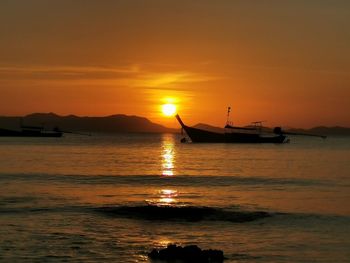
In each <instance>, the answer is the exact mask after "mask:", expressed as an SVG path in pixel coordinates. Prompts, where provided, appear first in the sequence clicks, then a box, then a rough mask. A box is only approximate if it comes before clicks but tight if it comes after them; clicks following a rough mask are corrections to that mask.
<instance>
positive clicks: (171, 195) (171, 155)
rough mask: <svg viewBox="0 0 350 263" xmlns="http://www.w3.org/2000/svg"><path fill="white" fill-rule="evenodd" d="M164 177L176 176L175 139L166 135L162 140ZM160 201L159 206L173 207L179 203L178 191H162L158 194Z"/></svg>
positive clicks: (158, 201)
mask: <svg viewBox="0 0 350 263" xmlns="http://www.w3.org/2000/svg"><path fill="white" fill-rule="evenodd" d="M161 157H162V176H164V177H171V176H174V170H175V142H174V137H173V136H169V135H164V136H163V140H162V153H161ZM158 196H159V199H158V200H157V204H158V205H172V204H174V203H176V202H177V199H176V197H177V196H178V192H177V190H174V189H161V190H159V192H158Z"/></svg>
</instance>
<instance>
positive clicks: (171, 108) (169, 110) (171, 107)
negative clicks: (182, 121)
mask: <svg viewBox="0 0 350 263" xmlns="http://www.w3.org/2000/svg"><path fill="white" fill-rule="evenodd" d="M162 112H163V114H164V115H165V116H174V115H175V114H176V106H175V104H172V103H167V104H164V105H163V106H162Z"/></svg>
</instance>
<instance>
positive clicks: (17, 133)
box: [0, 125, 63, 138]
mask: <svg viewBox="0 0 350 263" xmlns="http://www.w3.org/2000/svg"><path fill="white" fill-rule="evenodd" d="M62 135H63V132H62V131H60V130H59V129H58V128H55V129H54V130H52V131H47V130H44V128H43V127H38V126H23V125H21V129H20V130H9V129H3V128H0V137H56V138H57V137H62Z"/></svg>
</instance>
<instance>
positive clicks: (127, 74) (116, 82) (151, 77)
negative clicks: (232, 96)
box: [0, 64, 217, 90]
mask: <svg viewBox="0 0 350 263" xmlns="http://www.w3.org/2000/svg"><path fill="white" fill-rule="evenodd" d="M149 68H151V69H149ZM0 76H1V78H2V80H3V81H4V80H6V81H7V83H10V82H22V84H23V85H25V83H27V85H28V86H31V84H32V85H33V84H34V85H48V86H49V85H52V86H56V85H60V86H62V87H63V86H75V85H86V86H90V87H91V86H94V85H96V86H112V87H115V88H118V87H124V88H125V87H127V88H128V87H129V88H148V89H168V90H169V89H170V90H172V89H178V90H181V89H182V88H183V87H182V86H181V85H183V84H190V83H197V82H207V81H212V80H215V79H217V78H216V77H213V76H208V75H207V74H204V73H198V72H192V71H184V70H176V69H173V68H172V69H170V70H167V69H166V68H159V69H157V68H154V67H142V66H141V65H138V64H132V65H126V66H121V67H106V66H27V67H26V66H0Z"/></svg>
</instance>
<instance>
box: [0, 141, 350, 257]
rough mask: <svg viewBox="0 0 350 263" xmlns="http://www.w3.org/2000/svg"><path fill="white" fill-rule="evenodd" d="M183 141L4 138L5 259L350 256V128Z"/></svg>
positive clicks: (0, 199) (1, 226)
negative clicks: (245, 140)
mask: <svg viewBox="0 0 350 263" xmlns="http://www.w3.org/2000/svg"><path fill="white" fill-rule="evenodd" d="M291 139H292V141H291V143H290V144H284V145H273V144H272V145H235V144H231V145H229V144H181V143H179V137H178V136H177V135H171V134H164V135H151V134H143V135H142V134H133V135H116V136H110V135H95V136H91V137H83V136H72V135H71V136H66V137H64V138H46V139H45V138H44V139H40V138H0V156H1V158H0V190H1V191H0V261H2V262H107V261H108V262H148V258H147V252H148V251H150V250H151V249H152V248H153V247H159V248H160V247H164V246H166V245H167V244H168V243H177V244H181V245H188V244H197V245H199V246H200V247H201V248H203V249H208V248H214V249H222V250H224V252H225V255H226V256H227V257H228V260H227V261H225V262H350V250H349V247H350V204H349V203H350V139H349V138H341V137H339V138H329V139H327V140H325V141H324V140H321V139H316V138H291Z"/></svg>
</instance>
